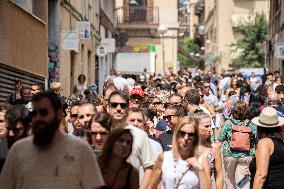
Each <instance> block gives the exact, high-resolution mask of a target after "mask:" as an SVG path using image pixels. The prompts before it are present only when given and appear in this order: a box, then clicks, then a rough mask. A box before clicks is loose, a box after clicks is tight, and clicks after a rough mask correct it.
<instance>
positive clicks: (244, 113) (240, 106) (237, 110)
mask: <svg viewBox="0 0 284 189" xmlns="http://www.w3.org/2000/svg"><path fill="white" fill-rule="evenodd" d="M248 109H249V108H248V105H247V103H246V102H244V101H238V102H237V103H236V105H235V106H234V107H233V109H232V116H233V118H234V119H236V120H240V121H244V120H246V119H247V118H248V115H249V111H248Z"/></svg>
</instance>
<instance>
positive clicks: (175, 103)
mask: <svg viewBox="0 0 284 189" xmlns="http://www.w3.org/2000/svg"><path fill="white" fill-rule="evenodd" d="M181 103H182V102H172V103H169V104H168V105H181Z"/></svg>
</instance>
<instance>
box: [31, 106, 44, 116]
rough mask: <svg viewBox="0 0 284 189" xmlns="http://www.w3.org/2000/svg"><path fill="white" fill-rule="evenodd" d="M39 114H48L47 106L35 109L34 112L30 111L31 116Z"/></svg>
mask: <svg viewBox="0 0 284 189" xmlns="http://www.w3.org/2000/svg"><path fill="white" fill-rule="evenodd" d="M37 114H39V115H40V116H47V114H48V110H47V109H46V108H41V109H38V110H37V109H34V110H33V111H32V112H30V116H31V117H35V116H37Z"/></svg>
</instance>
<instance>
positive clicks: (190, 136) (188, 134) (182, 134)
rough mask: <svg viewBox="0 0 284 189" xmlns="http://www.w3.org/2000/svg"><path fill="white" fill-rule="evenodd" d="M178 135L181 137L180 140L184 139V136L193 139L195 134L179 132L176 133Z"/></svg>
mask: <svg viewBox="0 0 284 189" xmlns="http://www.w3.org/2000/svg"><path fill="white" fill-rule="evenodd" d="M178 135H179V136H181V137H182V138H184V137H185V136H186V135H187V137H188V138H195V133H188V132H185V131H181V130H179V131H178Z"/></svg>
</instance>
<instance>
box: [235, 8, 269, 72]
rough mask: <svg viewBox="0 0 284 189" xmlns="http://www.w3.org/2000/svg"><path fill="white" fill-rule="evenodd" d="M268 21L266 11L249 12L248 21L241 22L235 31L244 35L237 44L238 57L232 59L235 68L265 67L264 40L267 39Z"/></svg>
mask: <svg viewBox="0 0 284 189" xmlns="http://www.w3.org/2000/svg"><path fill="white" fill-rule="evenodd" d="M267 30H268V23H267V21H266V18H265V15H264V13H253V12H251V13H250V14H249V19H248V20H247V21H243V22H240V23H239V24H238V26H237V27H236V28H235V31H236V32H238V33H240V34H241V35H242V37H241V39H239V40H238V41H237V42H236V43H235V44H232V46H233V47H235V50H234V53H235V52H237V56H236V58H234V59H233V60H232V64H231V66H232V67H233V68H243V67H250V68H257V67H263V66H264V63H265V52H264V50H265V49H264V48H263V42H264V41H265V39H266V36H267Z"/></svg>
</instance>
